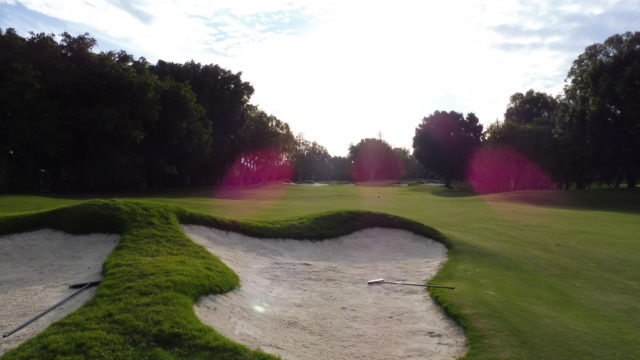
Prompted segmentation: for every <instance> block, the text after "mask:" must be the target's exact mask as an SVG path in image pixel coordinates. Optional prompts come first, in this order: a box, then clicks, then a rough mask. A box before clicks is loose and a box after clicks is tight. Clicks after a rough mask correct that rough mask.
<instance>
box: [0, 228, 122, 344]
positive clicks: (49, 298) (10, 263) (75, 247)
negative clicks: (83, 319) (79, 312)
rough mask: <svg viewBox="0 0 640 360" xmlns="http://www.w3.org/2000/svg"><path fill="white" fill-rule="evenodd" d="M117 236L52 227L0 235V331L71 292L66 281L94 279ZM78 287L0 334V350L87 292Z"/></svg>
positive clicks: (84, 297)
mask: <svg viewBox="0 0 640 360" xmlns="http://www.w3.org/2000/svg"><path fill="white" fill-rule="evenodd" d="M119 239H120V237H119V236H118V235H107V234H90V235H70V234H66V233H63V232H60V231H54V230H39V231H33V232H28V233H21V234H13V235H6V236H0V259H1V261H0V332H1V333H2V335H4V334H7V333H9V332H10V331H12V330H13V329H15V328H17V327H18V326H20V325H21V324H22V323H24V322H26V321H27V320H29V319H31V318H32V317H34V316H36V315H37V314H39V313H41V312H42V311H44V310H46V309H48V308H49V307H51V306H52V305H55V304H56V303H58V302H59V301H61V300H63V299H64V298H66V297H68V296H69V295H71V294H73V293H74V292H75V291H77V290H74V289H69V285H72V284H76V283H83V282H89V281H95V280H99V279H100V278H101V272H102V263H103V262H104V261H105V259H106V258H107V256H108V255H109V254H110V253H111V252H112V251H113V249H114V248H115V246H116V245H117V243H118V241H119ZM95 291H96V288H95V287H93V288H89V289H87V290H84V291H83V292H81V293H80V294H78V295H77V296H75V297H73V298H71V299H70V300H69V301H68V302H66V303H64V304H63V305H61V306H60V307H57V308H56V309H54V310H52V311H51V312H49V313H48V314H46V315H45V316H43V317H41V318H40V319H38V320H36V321H35V322H33V323H31V324H30V325H29V326H27V327H25V328H24V329H22V330H20V331H17V332H16V333H14V334H12V335H11V336H8V337H6V338H0V355H2V354H3V353H4V352H6V351H7V350H9V349H12V348H14V347H16V346H18V345H20V344H21V343H22V342H24V341H25V340H27V339H29V338H31V337H33V336H35V335H36V334H38V333H39V332H41V331H42V330H44V329H46V328H47V327H48V326H49V324H51V323H52V322H54V321H56V320H58V319H61V318H63V317H64V316H65V315H67V314H68V313H70V312H72V311H74V310H76V309H77V308H79V307H80V306H82V305H83V304H84V303H85V302H87V301H88V300H89V299H91V298H92V297H93V295H94V294H95Z"/></svg>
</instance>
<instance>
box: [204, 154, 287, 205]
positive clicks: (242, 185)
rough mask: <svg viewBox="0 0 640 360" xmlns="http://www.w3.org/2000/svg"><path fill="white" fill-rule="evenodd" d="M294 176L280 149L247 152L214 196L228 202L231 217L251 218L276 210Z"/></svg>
mask: <svg viewBox="0 0 640 360" xmlns="http://www.w3.org/2000/svg"><path fill="white" fill-rule="evenodd" d="M293 175H294V168H293V166H292V165H291V163H290V162H289V159H288V157H287V156H286V154H284V153H282V152H280V151H278V150H277V149H262V150H257V151H251V152H246V153H244V154H242V155H240V156H238V158H236V160H235V162H234V163H233V165H231V167H230V168H229V170H228V171H227V173H226V174H225V176H224V178H223V180H222V182H221V184H220V186H218V188H217V189H216V191H215V193H214V196H215V197H217V198H222V199H227V200H229V201H227V202H226V205H227V206H226V207H227V209H226V210H227V211H228V212H229V213H230V214H234V215H237V216H240V217H243V216H250V215H252V214H255V213H256V212H261V211H263V210H265V209H267V208H271V207H273V206H275V205H276V204H277V203H278V202H279V200H280V199H281V198H282V196H284V194H285V192H286V190H287V185H285V184H283V183H289V182H290V181H291V179H292V178H293ZM242 200H251V201H250V202H246V201H242Z"/></svg>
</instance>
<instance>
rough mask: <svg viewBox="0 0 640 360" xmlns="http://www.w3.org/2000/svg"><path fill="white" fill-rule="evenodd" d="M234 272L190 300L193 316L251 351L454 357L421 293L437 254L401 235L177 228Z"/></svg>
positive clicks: (456, 345) (446, 323) (442, 256)
mask: <svg viewBox="0 0 640 360" xmlns="http://www.w3.org/2000/svg"><path fill="white" fill-rule="evenodd" d="M184 229H185V231H186V233H187V234H188V235H189V236H190V237H191V238H192V239H193V240H194V241H196V242H197V243H199V244H201V245H203V246H205V247H206V248H207V249H208V250H209V251H210V252H212V253H213V254H215V255H217V256H219V257H220V259H222V260H223V261H224V262H225V263H226V264H227V265H228V266H229V267H231V268H232V269H233V270H234V271H236V272H237V273H238V275H239V276H240V279H241V287H240V288H239V289H237V290H235V291H232V292H230V293H228V294H225V295H219V296H206V297H203V298H201V299H199V301H198V302H197V303H196V305H195V311H196V314H197V315H198V317H199V318H200V319H201V320H202V321H203V322H204V323H206V324H208V325H210V326H212V327H213V328H215V329H216V330H217V331H219V332H220V333H222V334H223V335H224V336H226V337H228V338H230V339H233V340H235V341H237V342H239V343H242V344H245V345H247V346H249V347H251V348H254V349H260V350H263V351H265V352H268V353H272V354H275V355H278V356H281V357H282V358H284V359H288V360H297V359H455V358H458V357H460V356H462V355H463V354H464V353H465V351H466V345H465V338H464V333H463V331H462V330H461V329H460V328H459V327H458V326H457V325H456V324H455V323H454V322H453V321H452V320H451V319H449V318H448V317H447V316H446V315H445V314H444V313H443V312H442V310H441V309H440V308H439V307H438V306H437V305H436V304H435V302H434V301H433V300H431V298H429V296H428V294H427V293H426V291H425V289H424V288H422V287H413V286H400V285H367V280H371V279H375V278H380V277H384V278H385V279H387V280H397V281H407V282H421V281H425V280H427V279H429V278H431V277H433V275H434V274H435V273H436V272H437V270H438V269H439V267H440V266H441V265H442V263H443V262H444V261H445V260H446V248H445V247H444V246H443V245H442V244H440V243H438V242H435V241H433V240H430V239H426V238H424V237H421V236H418V235H415V234H413V233H410V232H407V231H403V230H393V229H379V228H376V229H366V230H362V231H358V232H355V233H353V234H350V235H347V236H343V237H340V238H336V239H330V240H325V241H306V240H302V241H301V240H283V239H256V238H251V237H247V236H243V235H240V234H237V233H229V232H224V231H219V230H216V229H211V228H206V227H202V226H184Z"/></svg>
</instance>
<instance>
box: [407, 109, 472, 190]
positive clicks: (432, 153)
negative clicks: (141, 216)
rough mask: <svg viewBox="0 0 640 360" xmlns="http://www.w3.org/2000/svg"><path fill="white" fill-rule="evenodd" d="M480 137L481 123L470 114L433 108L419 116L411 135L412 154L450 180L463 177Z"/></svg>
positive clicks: (428, 168) (424, 164) (447, 180)
mask: <svg viewBox="0 0 640 360" xmlns="http://www.w3.org/2000/svg"><path fill="white" fill-rule="evenodd" d="M481 140H482V124H480V122H479V120H478V117H477V116H476V115H475V114H474V113H469V114H467V116H466V117H465V116H464V115H463V114H462V113H458V112H455V111H449V112H446V111H435V112H434V113H433V114H431V115H429V116H427V117H425V118H423V119H422V122H421V123H420V125H418V127H417V128H416V132H415V136H414V137H413V155H414V156H415V157H416V158H417V159H418V161H420V163H421V164H422V165H423V166H424V167H425V169H427V170H430V171H433V172H434V173H435V174H436V175H438V176H441V177H442V178H443V179H444V182H445V185H446V186H447V187H450V186H451V181H453V180H461V179H464V177H465V172H466V167H467V162H468V160H469V157H470V156H471V154H472V152H473V150H474V149H475V148H476V147H478V146H479V145H480V142H481Z"/></svg>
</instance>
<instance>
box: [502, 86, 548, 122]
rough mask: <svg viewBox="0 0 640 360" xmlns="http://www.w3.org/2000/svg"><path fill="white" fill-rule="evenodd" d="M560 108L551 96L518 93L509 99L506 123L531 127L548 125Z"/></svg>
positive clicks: (531, 92) (532, 92)
mask: <svg viewBox="0 0 640 360" xmlns="http://www.w3.org/2000/svg"><path fill="white" fill-rule="evenodd" d="M557 106H558V102H557V100H556V99H554V98H553V97H552V96H551V95H548V94H546V93H543V92H536V91H533V89H532V90H529V91H527V92H526V93H524V94H523V93H520V92H517V93H515V94H513V95H511V97H510V98H509V105H508V106H507V110H506V111H505V113H504V122H505V123H511V124H517V125H529V124H533V123H538V124H542V123H548V122H550V121H551V119H552V117H553V114H554V113H555V110H556V108H557Z"/></svg>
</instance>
